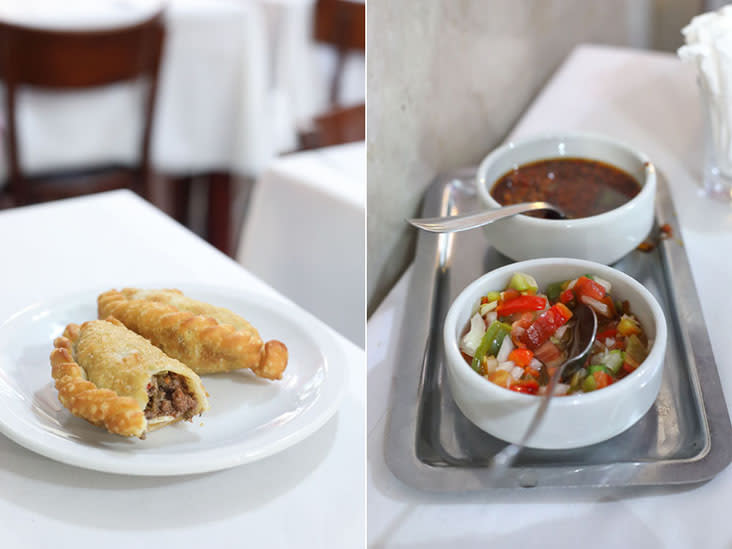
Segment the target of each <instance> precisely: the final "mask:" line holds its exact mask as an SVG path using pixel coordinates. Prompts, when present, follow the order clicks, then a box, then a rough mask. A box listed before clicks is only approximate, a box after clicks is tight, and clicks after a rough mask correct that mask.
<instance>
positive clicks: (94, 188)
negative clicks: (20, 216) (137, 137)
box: [0, 13, 165, 205]
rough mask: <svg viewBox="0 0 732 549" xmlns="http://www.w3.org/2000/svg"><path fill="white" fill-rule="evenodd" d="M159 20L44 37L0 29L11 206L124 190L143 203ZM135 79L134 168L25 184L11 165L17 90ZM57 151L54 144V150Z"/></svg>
mask: <svg viewBox="0 0 732 549" xmlns="http://www.w3.org/2000/svg"><path fill="white" fill-rule="evenodd" d="M164 34H165V31H164V27H163V23H162V14H160V13H159V14H156V15H155V16H154V17H152V18H150V19H149V20H147V21H145V22H142V23H140V24H137V25H134V26H129V27H125V28H119V29H114V30H103V31H92V32H87V31H83V32H81V31H48V30H39V29H31V28H25V27H19V26H15V25H9V24H5V23H0V79H2V80H3V82H4V84H5V90H6V93H5V114H6V118H7V139H6V141H7V153H8V161H9V162H8V167H9V180H8V185H7V191H8V194H9V195H10V198H11V200H12V201H13V202H14V204H16V205H21V204H28V203H34V202H41V201H45V200H54V199H58V198H66V197H70V196H77V195H80V194H86V193H92V192H101V191H105V190H111V189H119V188H130V189H133V190H135V191H136V192H138V193H140V194H142V195H143V196H146V197H147V196H149V194H150V193H149V190H150V185H151V168H150V138H151V135H152V121H153V118H154V111H155V96H156V92H157V86H158V72H159V67H160V59H161V54H162V48H163V39H164ZM140 77H144V78H146V79H147V80H148V92H147V97H146V100H145V104H144V124H143V133H142V139H141V144H140V149H139V151H140V153H139V162H138V164H137V165H136V166H134V167H132V168H126V167H119V166H114V167H101V166H98V167H94V168H93V169H89V166H82V167H80V169H81V170H83V172H75V173H69V172H64V173H53V174H43V175H40V176H34V177H29V176H27V175H26V174H25V173H24V171H23V166H21V164H20V161H19V158H20V156H21V155H20V151H19V146H18V145H19V142H18V126H17V123H18V121H17V113H16V95H17V92H18V89H19V88H20V87H21V86H32V87H38V88H45V89H51V90H76V89H89V88H94V87H98V86H104V85H108V84H114V83H118V82H123V81H131V80H134V79H137V78H140ZM59 145H60V146H62V144H59Z"/></svg>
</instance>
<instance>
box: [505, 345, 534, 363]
mask: <svg viewBox="0 0 732 549" xmlns="http://www.w3.org/2000/svg"><path fill="white" fill-rule="evenodd" d="M532 358H534V353H533V352H532V351H529V350H528V349H514V350H513V351H511V352H510V353H509V354H508V360H510V361H511V362H513V363H514V364H515V365H516V366H521V367H522V368H525V367H526V366H528V365H529V364H530V363H531V359H532Z"/></svg>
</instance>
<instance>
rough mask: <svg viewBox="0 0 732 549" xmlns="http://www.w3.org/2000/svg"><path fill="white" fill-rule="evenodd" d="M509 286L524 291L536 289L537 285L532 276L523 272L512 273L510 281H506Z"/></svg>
mask: <svg viewBox="0 0 732 549" xmlns="http://www.w3.org/2000/svg"><path fill="white" fill-rule="evenodd" d="M508 287H509V288H513V289H514V290H516V291H517V292H526V291H528V290H533V291H535V292H536V291H538V290H539V285H538V284H537V283H536V280H535V279H534V277H533V276H531V275H527V274H525V273H514V275H513V276H512V277H511V282H509V283H508Z"/></svg>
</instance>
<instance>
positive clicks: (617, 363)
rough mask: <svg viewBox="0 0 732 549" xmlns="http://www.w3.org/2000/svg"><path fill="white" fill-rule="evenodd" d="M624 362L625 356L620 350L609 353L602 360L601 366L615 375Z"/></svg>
mask: <svg viewBox="0 0 732 549" xmlns="http://www.w3.org/2000/svg"><path fill="white" fill-rule="evenodd" d="M624 360H625V354H624V353H623V351H621V350H620V349H615V350H613V351H610V352H609V353H608V354H607V356H606V357H605V358H604V359H603V364H604V365H605V366H607V369H608V370H610V374H611V375H613V376H615V375H617V373H618V371H619V370H620V367H621V366H622V365H623V361H624Z"/></svg>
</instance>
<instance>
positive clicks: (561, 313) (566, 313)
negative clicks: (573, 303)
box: [521, 303, 572, 360]
mask: <svg viewBox="0 0 732 549" xmlns="http://www.w3.org/2000/svg"><path fill="white" fill-rule="evenodd" d="M570 318H572V311H570V310H569V309H568V308H567V307H566V305H564V304H562V303H556V304H554V305H552V306H551V307H550V308H549V310H547V311H544V312H543V313H541V314H540V315H539V316H538V317H537V319H536V320H535V321H534V323H533V324H532V325H531V326H529V327H528V328H527V329H526V332H524V334H523V336H522V338H521V340H522V341H523V342H524V343H525V344H526V346H527V347H528V348H529V349H536V348H538V347H539V346H540V345H541V344H542V343H544V342H545V341H547V340H548V339H549V338H550V337H551V336H552V335H554V332H556V331H557V329H558V328H559V327H560V326H563V325H564V324H566V323H567V321H568V320H569V319H570ZM540 360H541V359H540Z"/></svg>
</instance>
